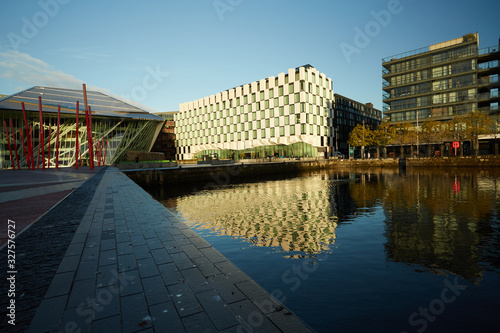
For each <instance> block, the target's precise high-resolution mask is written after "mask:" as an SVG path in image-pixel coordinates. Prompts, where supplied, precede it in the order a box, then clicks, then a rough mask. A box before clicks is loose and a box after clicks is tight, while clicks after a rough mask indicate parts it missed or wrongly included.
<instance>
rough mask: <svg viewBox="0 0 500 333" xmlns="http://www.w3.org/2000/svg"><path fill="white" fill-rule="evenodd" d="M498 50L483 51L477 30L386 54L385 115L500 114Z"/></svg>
mask: <svg viewBox="0 0 500 333" xmlns="http://www.w3.org/2000/svg"><path fill="white" fill-rule="evenodd" d="M499 54H500V53H499V49H498V45H496V46H492V47H488V48H484V49H480V48H479V34H478V33H475V34H466V35H464V36H462V37H459V38H456V39H452V40H449V41H446V42H442V43H437V44H434V45H430V46H428V47H424V48H421V49H417V50H413V51H409V52H405V53H401V54H397V55H393V56H390V57H387V58H384V59H383V60H382V67H383V68H382V78H383V90H384V94H383V102H384V106H383V109H384V110H383V111H384V116H386V117H387V118H388V120H389V121H390V122H411V123H417V122H418V121H420V122H423V121H424V120H426V119H434V120H451V119H452V118H453V117H454V116H456V115H463V114H467V113H469V112H472V111H475V110H482V111H485V112H487V113H489V114H495V113H498V112H499V108H498V102H499V94H498V88H499V80H498V74H499V69H500V67H499V59H500V56H499Z"/></svg>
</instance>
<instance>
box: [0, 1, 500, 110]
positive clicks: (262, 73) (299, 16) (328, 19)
mask: <svg viewBox="0 0 500 333" xmlns="http://www.w3.org/2000/svg"><path fill="white" fill-rule="evenodd" d="M0 7H1V11H0V94H4V95H10V94H14V93H16V92H19V91H21V90H24V89H27V88H30V87H33V86H37V85H41V86H50V87H62V88H71V89H81V85H82V83H85V84H86V85H87V89H88V90H98V91H102V92H105V93H108V94H110V95H112V96H117V97H120V98H122V99H125V100H127V101H130V102H131V103H134V104H140V105H143V106H144V107H145V108H146V109H147V110H149V111H152V112H165V111H176V110H179V104H180V103H184V102H189V101H193V100H197V99H199V98H203V97H205V96H210V95H214V94H216V93H218V92H221V91H224V90H226V89H230V88H233V87H236V86H239V85H242V84H246V83H250V82H253V81H256V80H260V79H263V78H267V77H269V76H277V75H278V74H279V73H282V72H285V73H286V72H287V71H288V69H289V68H296V67H299V66H302V65H305V64H311V65H312V66H314V67H315V68H316V69H317V70H318V71H319V72H321V73H325V75H326V76H327V77H329V78H331V79H332V80H333V82H334V87H333V89H334V92H335V93H338V94H341V95H344V96H346V97H348V98H351V99H354V100H357V101H359V102H362V103H367V102H372V103H373V104H374V106H375V107H376V108H378V109H382V58H385V57H389V56H392V55H395V54H399V53H403V52H406V51H410V50H414V49H419V48H422V47H426V46H429V45H431V44H435V43H439V42H443V41H446V40H450V39H454V38H458V37H461V36H463V35H464V34H467V33H475V32H478V33H479V43H480V47H481V48H483V47H489V46H494V45H498V41H499V36H500V20H498V13H499V12H500V2H499V1H492V0H489V1H484V0H476V1H463V0H456V1H439V0H380V1H379V0H359V1H356V0H350V1H344V0H309V1H298V0H287V1H272V0H266V1H261V0H186V1H180V0H176V1H169V0H142V1H139V0H137V1H132V0H129V1H127V0H99V1H97V0H86V1H83V0H40V1H32V0H29V1H28V0H17V1H3V2H2V4H1V6H0Z"/></svg>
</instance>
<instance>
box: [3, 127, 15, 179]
mask: <svg viewBox="0 0 500 333" xmlns="http://www.w3.org/2000/svg"><path fill="white" fill-rule="evenodd" d="M3 127H5V135H6V137H7V143H8V144H9V152H10V163H11V164H12V169H13V170H16V165H15V164H14V158H13V157H12V149H11V148H10V138H9V130H8V129H7V123H6V122H5V120H4V121H3Z"/></svg>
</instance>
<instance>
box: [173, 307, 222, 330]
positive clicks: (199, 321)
mask: <svg viewBox="0 0 500 333" xmlns="http://www.w3.org/2000/svg"><path fill="white" fill-rule="evenodd" d="M182 323H183V324H184V327H185V328H186V332H187V333H200V332H203V333H211V332H217V329H216V328H215V326H214V324H213V323H212V321H211V320H210V318H209V317H208V315H207V314H206V313H205V312H200V313H196V314H193V315H191V316H188V317H184V318H182Z"/></svg>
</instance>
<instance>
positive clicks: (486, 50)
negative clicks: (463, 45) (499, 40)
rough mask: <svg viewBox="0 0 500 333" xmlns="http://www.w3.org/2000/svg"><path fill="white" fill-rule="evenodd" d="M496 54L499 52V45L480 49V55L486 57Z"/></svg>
mask: <svg viewBox="0 0 500 333" xmlns="http://www.w3.org/2000/svg"><path fill="white" fill-rule="evenodd" d="M494 52H498V45H495V46H490V47H485V48H482V49H479V55H486V54H490V53H494Z"/></svg>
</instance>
